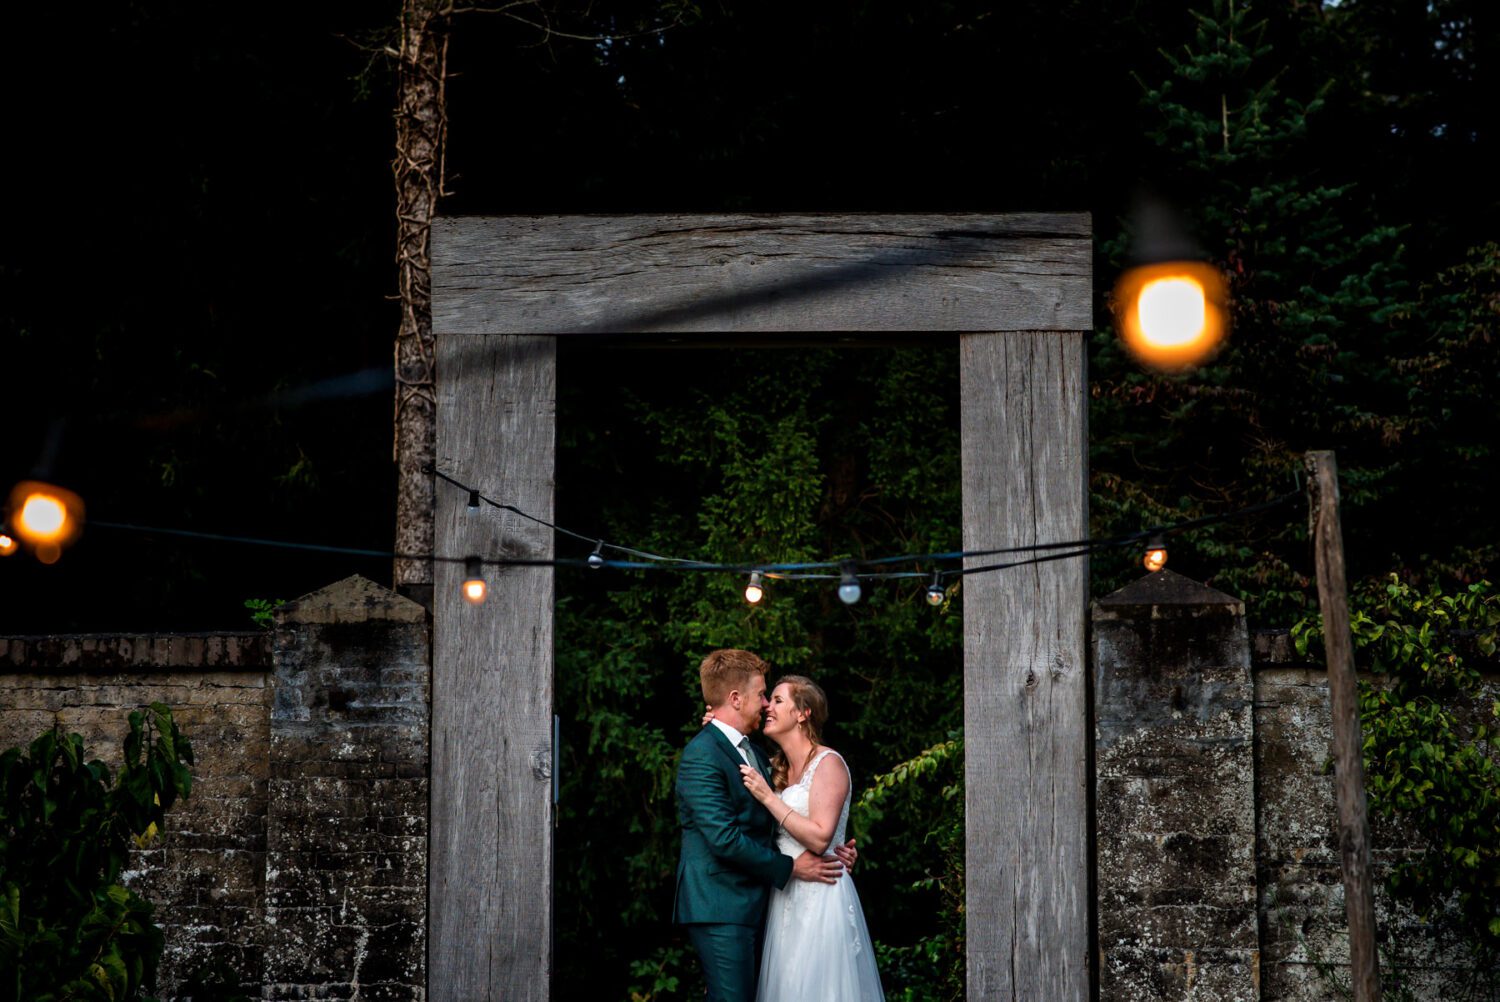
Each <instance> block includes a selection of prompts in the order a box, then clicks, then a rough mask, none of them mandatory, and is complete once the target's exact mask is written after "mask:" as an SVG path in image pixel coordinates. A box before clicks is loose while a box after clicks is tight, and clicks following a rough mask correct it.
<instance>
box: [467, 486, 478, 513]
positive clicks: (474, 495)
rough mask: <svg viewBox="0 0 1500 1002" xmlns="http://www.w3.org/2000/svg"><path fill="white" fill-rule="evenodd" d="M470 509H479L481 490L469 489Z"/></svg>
mask: <svg viewBox="0 0 1500 1002" xmlns="http://www.w3.org/2000/svg"><path fill="white" fill-rule="evenodd" d="M469 510H470V511H478V510H479V492H478V491H476V490H471V491H469Z"/></svg>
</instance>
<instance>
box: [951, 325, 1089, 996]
mask: <svg viewBox="0 0 1500 1002" xmlns="http://www.w3.org/2000/svg"><path fill="white" fill-rule="evenodd" d="M1083 339H1084V335H1083V334H1081V333H1072V334H1065V335H1058V334H1050V333H1018V334H1006V335H1004V336H1003V337H1002V336H995V335H986V334H972V335H967V336H965V337H963V338H961V339H960V342H959V343H960V372H961V380H962V392H963V418H962V425H963V428H962V434H963V518H964V536H963V545H964V548H965V549H987V548H991V547H1001V546H1019V545H1025V544H1028V543H1048V542H1058V541H1061V540H1068V539H1082V538H1084V537H1085V536H1087V535H1088V531H1087V527H1088V514H1087V500H1086V499H1087V493H1086V492H1087V469H1088V450H1087V437H1086V430H1085V429H1086V424H1085V413H1086V411H1085V406H1086V403H1087V401H1086V396H1085V385H1086V384H1085V376H1084V354H1083ZM986 562H991V563H992V562H994V558H991V559H989V560H988V561H986V560H984V559H981V560H978V561H973V562H972V563H986ZM1087 592H1088V564H1087V560H1086V559H1084V558H1081V557H1080V558H1076V559H1070V560H1058V561H1053V562H1049V563H1041V564H1035V565H1032V566H1028V567H1017V568H1014V569H1010V570H1004V571H997V572H991V573H988V574H979V575H974V576H972V577H966V578H964V582H963V602H964V745H965V765H964V770H965V773H964V775H965V812H966V813H965V818H966V821H967V826H968V832H967V842H968V851H967V867H966V874H965V897H966V901H967V905H966V920H967V932H966V934H965V935H966V941H965V942H966V947H967V954H968V997H969V998H971V999H985V1000H1025V1002H1035V1000H1040V999H1046V1000H1047V1002H1083V1000H1085V999H1087V998H1088V996H1089V960H1090V958H1089V906H1088V893H1089V884H1088V836H1087V826H1088V802H1087V792H1086V784H1087V764H1086V754H1087V747H1088V739H1087V727H1088V712H1087V699H1088V696H1087V689H1086V686H1087V671H1086V664H1087V662H1086V658H1087V654H1086V649H1085V646H1084V644H1085V616H1084V609H1085V606H1086V604H1087Z"/></svg>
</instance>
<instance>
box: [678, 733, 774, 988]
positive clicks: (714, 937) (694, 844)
mask: <svg viewBox="0 0 1500 1002" xmlns="http://www.w3.org/2000/svg"><path fill="white" fill-rule="evenodd" d="M750 754H751V758H752V759H753V761H754V762H755V763H756V765H757V767H758V768H759V769H760V771H761V773H762V774H763V775H767V778H769V775H768V774H769V768H768V765H767V763H766V758H765V756H764V755H763V754H761V752H760V750H759V749H758V748H756V747H755V746H754V745H753V744H752V745H751V746H750ZM743 763H744V760H743V759H741V758H740V753H739V752H738V751H737V750H736V749H735V747H734V746H733V745H732V744H730V743H729V739H728V738H726V737H725V736H724V734H723V733H722V732H721V731H720V730H719V729H718V728H717V727H715V726H713V725H712V724H709V725H707V726H705V727H704V728H703V730H701V731H699V732H698V735H697V737H695V738H693V740H692V741H689V742H688V746H687V748H685V749H684V750H683V752H682V759H681V761H680V762H679V763H678V766H677V818H678V821H679V822H680V823H681V825H682V854H681V855H680V856H679V857H678V860H677V896H676V899H675V901H674V902H673V905H672V921H674V922H676V923H677V924H679V925H685V926H687V927H688V934H689V936H690V937H691V938H692V940H693V945H694V946H695V947H696V948H697V949H698V953H699V955H700V956H701V958H702V960H703V967H704V975H705V976H706V978H707V980H708V987H709V991H708V995H709V998H710V999H711V1000H718V999H731V1000H745V1002H749V1000H751V999H753V998H754V997H755V979H756V965H757V963H758V962H759V959H760V931H761V924H762V923H763V922H764V920H765V916H766V902H767V900H768V899H769V897H770V889H771V887H773V886H775V887H785V886H786V882H787V880H789V879H790V878H791V875H792V857H790V856H786V855H783V854H782V853H780V852H777V851H776V849H775V848H774V847H773V841H774V838H775V834H776V823H775V820H774V819H773V818H772V817H771V815H770V812H768V811H767V810H766V809H765V808H764V807H762V806H761V805H760V804H758V803H756V801H755V798H754V797H752V796H750V793H749V791H748V790H746V789H745V784H744V782H743V781H742V780H741V779H740V766H741V765H742V764H743Z"/></svg>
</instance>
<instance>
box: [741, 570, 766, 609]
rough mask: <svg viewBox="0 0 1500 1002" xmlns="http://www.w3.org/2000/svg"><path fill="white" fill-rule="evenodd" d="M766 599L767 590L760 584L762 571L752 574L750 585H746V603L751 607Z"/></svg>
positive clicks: (752, 572)
mask: <svg viewBox="0 0 1500 1002" xmlns="http://www.w3.org/2000/svg"><path fill="white" fill-rule="evenodd" d="M765 597H766V590H765V588H763V587H762V586H761V583H760V571H751V572H750V583H749V584H747V585H745V601H746V602H749V603H750V604H751V605H754V604H755V603H757V602H759V601H760V600H761V599H763V598H765Z"/></svg>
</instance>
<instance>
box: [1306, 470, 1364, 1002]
mask: <svg viewBox="0 0 1500 1002" xmlns="http://www.w3.org/2000/svg"><path fill="white" fill-rule="evenodd" d="M1303 465H1304V466H1305V468H1306V470H1307V499H1308V500H1307V509H1308V511H1307V515H1308V537H1309V538H1310V539H1311V540H1312V544H1313V556H1314V562H1315V564H1316V566H1317V575H1318V609H1319V611H1321V612H1322V614H1323V649H1324V650H1325V651H1326V652H1327V656H1328V696H1329V702H1330V703H1331V704H1332V707H1333V769H1334V773H1333V775H1334V781H1333V782H1334V799H1335V800H1336V801H1337V803H1338V811H1339V858H1340V860H1341V862H1342V864H1343V871H1344V909H1345V912H1346V913H1347V915H1348V920H1349V979H1350V982H1351V983H1352V985H1353V988H1354V1000H1355V1002H1380V958H1379V956H1378V955H1377V953H1376V951H1375V889H1374V884H1373V881H1372V878H1371V873H1370V821H1369V816H1368V814H1367V812H1366V806H1365V760H1364V750H1363V748H1364V743H1363V740H1362V739H1361V737H1360V728H1359V682H1358V679H1356V677H1355V674H1354V640H1353V638H1352V637H1351V636H1350V633H1349V593H1348V586H1347V584H1346V582H1345V580H1344V532H1343V528H1342V526H1341V524H1340V518H1339V476H1338V464H1337V462H1336V461H1335V459H1334V455H1333V453H1332V452H1309V453H1307V455H1306V456H1304V457H1303Z"/></svg>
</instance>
